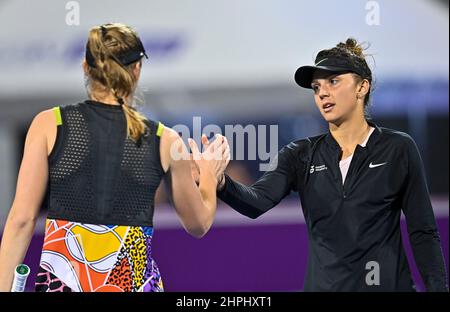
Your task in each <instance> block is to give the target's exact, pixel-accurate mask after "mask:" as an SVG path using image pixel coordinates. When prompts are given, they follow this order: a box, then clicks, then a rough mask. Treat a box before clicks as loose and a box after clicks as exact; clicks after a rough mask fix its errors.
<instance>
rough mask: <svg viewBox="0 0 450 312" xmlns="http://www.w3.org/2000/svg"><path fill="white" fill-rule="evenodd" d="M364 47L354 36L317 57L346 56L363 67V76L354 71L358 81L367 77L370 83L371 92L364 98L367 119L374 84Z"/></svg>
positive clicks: (368, 117)
mask: <svg viewBox="0 0 450 312" xmlns="http://www.w3.org/2000/svg"><path fill="white" fill-rule="evenodd" d="M366 49H367V48H364V47H363V46H362V45H361V44H360V43H358V41H357V40H356V39H354V38H348V39H347V40H346V41H345V43H344V42H339V43H338V44H337V45H336V46H335V47H333V48H331V49H327V50H322V51H320V52H319V53H318V54H317V58H316V59H319V58H321V59H322V58H325V57H330V56H332V57H344V58H347V59H349V60H350V61H351V62H353V63H354V65H355V66H356V67H360V68H363V72H364V73H365V74H364V75H363V76H360V75H358V74H356V73H353V76H354V78H355V79H356V80H357V82H361V81H362V80H363V79H367V80H368V81H369V83H370V89H369V92H367V94H366V96H365V98H364V116H365V118H366V119H370V112H369V107H370V95H371V92H372V90H373V85H372V81H373V78H372V71H371V70H370V67H369V65H367V62H366V56H367V55H366V54H364V53H363V51H364V50H366Z"/></svg>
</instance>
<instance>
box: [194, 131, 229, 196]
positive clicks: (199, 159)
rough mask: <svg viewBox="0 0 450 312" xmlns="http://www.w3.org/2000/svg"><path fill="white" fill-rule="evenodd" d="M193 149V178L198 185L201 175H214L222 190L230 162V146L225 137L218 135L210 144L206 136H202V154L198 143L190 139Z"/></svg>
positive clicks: (218, 187) (218, 186) (219, 188)
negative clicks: (205, 173) (204, 173)
mask: <svg viewBox="0 0 450 312" xmlns="http://www.w3.org/2000/svg"><path fill="white" fill-rule="evenodd" d="M188 142H189V147H190V148H191V154H190V160H191V162H190V164H191V173H192V178H193V179H194V181H195V183H196V184H197V185H198V184H199V183H200V173H203V172H207V173H209V174H212V175H213V176H214V177H215V178H216V181H217V189H218V190H221V189H222V188H223V186H224V184H225V174H224V172H225V169H226V168H227V166H228V163H229V162H230V146H229V145H228V140H227V138H226V137H225V136H223V135H221V134H216V135H215V137H214V141H212V142H210V141H209V140H208V138H207V137H206V135H204V134H203V135H202V142H201V143H202V145H203V152H200V150H199V148H198V146H197V143H196V142H195V141H194V140H193V139H191V138H189V139H188Z"/></svg>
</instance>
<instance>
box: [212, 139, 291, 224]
mask: <svg viewBox="0 0 450 312" xmlns="http://www.w3.org/2000/svg"><path fill="white" fill-rule="evenodd" d="M295 148H296V144H295V143H291V144H289V145H287V146H285V147H284V148H282V149H281V150H280V151H279V153H278V155H277V157H276V158H275V159H274V161H273V162H272V163H271V169H273V170H271V171H266V172H265V173H264V175H263V176H262V177H261V178H260V179H259V180H258V181H257V182H255V183H254V184H253V185H251V186H246V185H243V184H241V183H239V182H236V181H233V180H232V179H231V178H230V177H229V176H227V175H226V176H225V179H226V180H225V186H224V188H223V189H222V190H221V191H219V192H218V194H217V195H218V197H219V198H220V199H221V200H223V201H224V202H225V203H226V204H228V205H229V206H230V207H232V208H233V209H234V210H236V211H237V212H239V213H241V214H243V215H245V216H248V217H250V218H253V219H254V218H257V217H258V216H260V215H262V214H263V213H265V212H267V211H268V210H270V209H271V208H272V207H274V206H276V205H277V204H278V203H279V202H280V201H281V200H282V199H283V198H284V197H285V196H287V195H288V194H289V193H290V191H291V190H292V189H295V187H296V186H295V184H296V183H295V181H296V169H295V164H294V162H293V150H294V149H295Z"/></svg>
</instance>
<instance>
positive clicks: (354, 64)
mask: <svg viewBox="0 0 450 312" xmlns="http://www.w3.org/2000/svg"><path fill="white" fill-rule="evenodd" d="M319 54H320V53H319ZM355 58H356V56H355V57H352V56H348V57H345V56H344V57H336V56H324V57H320V58H316V61H315V65H314V66H302V67H300V68H299V69H297V71H296V72H295V76H294V78H295V82H296V83H297V84H298V85H299V86H300V87H303V88H308V89H312V87H311V82H312V78H313V75H314V72H315V71H316V70H318V69H321V70H324V71H328V72H330V73H333V74H344V73H356V74H358V75H360V76H361V77H363V78H364V79H368V80H369V81H371V74H370V70H369V69H368V68H365V67H364V65H363V64H361V61H360V60H357V59H355ZM366 67H367V66H366ZM368 70H369V71H368Z"/></svg>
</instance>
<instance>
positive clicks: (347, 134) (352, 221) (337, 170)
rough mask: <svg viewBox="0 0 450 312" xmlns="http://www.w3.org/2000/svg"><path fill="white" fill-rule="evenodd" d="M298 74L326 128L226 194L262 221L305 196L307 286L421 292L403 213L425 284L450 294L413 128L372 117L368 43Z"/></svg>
mask: <svg viewBox="0 0 450 312" xmlns="http://www.w3.org/2000/svg"><path fill="white" fill-rule="evenodd" d="M295 80H296V82H297V83H298V84H299V85H300V86H302V87H304V88H308V89H312V90H313V91H314V100H315V102H316V105H317V107H318V109H319V111H320V113H321V114H322V116H323V118H324V119H325V120H326V121H327V122H328V124H329V131H328V133H325V134H322V135H318V136H315V137H309V138H306V139H302V140H298V141H295V142H292V143H290V144H289V145H287V146H285V147H284V148H282V149H281V150H280V152H279V154H278V159H277V166H276V167H275V168H273V169H274V170H273V171H268V172H266V173H265V174H264V175H263V176H262V177H261V178H260V179H259V180H258V181H257V182H256V183H254V184H253V185H251V186H246V185H243V184H241V183H238V182H235V181H233V180H232V179H231V178H230V177H228V176H225V179H223V182H222V183H219V188H218V190H219V191H218V196H219V198H221V199H222V200H223V201H224V202H225V203H227V204H228V205H229V206H231V207H232V208H234V209H235V210H237V211H238V212H240V213H241V214H244V215H246V216H248V217H250V218H257V217H258V216H260V215H261V214H263V213H265V212H267V211H268V210H270V209H271V208H272V207H274V206H276V205H277V204H278V203H279V202H280V201H281V200H282V199H283V198H284V197H285V196H286V195H288V194H289V193H290V192H291V191H294V192H298V194H299V196H300V200H301V203H302V209H303V213H304V215H305V220H306V224H307V228H308V232H309V238H310V243H309V259H308V269H307V275H306V281H305V285H304V290H305V291H413V290H414V289H415V287H414V285H413V283H412V279H411V273H410V269H409V267H408V262H407V258H406V256H405V251H404V249H403V246H402V240H401V234H400V214H401V212H402V211H403V213H404V214H405V216H406V220H407V224H408V231H409V237H410V241H411V244H412V247H413V251H414V256H415V260H416V263H417V265H418V267H419V270H420V272H421V274H422V278H423V280H424V282H425V285H426V288H427V290H428V291H446V290H447V277H446V272H445V266H444V261H443V256H442V252H441V246H440V239H439V234H438V229H437V227H436V223H435V218H434V215H433V210H432V207H431V203H430V198H429V193H428V190H427V185H426V181H425V174H424V169H423V166H422V161H421V158H420V155H419V152H418V149H417V147H416V144H415V143H414V141H413V139H412V138H411V137H410V136H409V135H408V134H406V133H402V132H399V131H395V130H391V129H386V128H382V127H378V126H377V125H376V124H375V123H373V122H372V121H370V119H369V118H368V114H367V105H368V103H369V98H370V93H371V88H372V73H371V70H370V68H369V66H368V65H367V63H366V60H365V57H364V55H363V49H362V48H361V46H360V45H359V44H358V43H357V42H356V41H355V40H354V39H348V40H347V41H346V42H345V43H339V44H338V45H337V46H336V47H334V48H332V49H328V50H323V51H321V52H319V53H318V55H317V57H316V61H315V65H314V66H303V67H300V68H299V69H298V70H297V72H296V74H295ZM204 143H206V144H207V142H204ZM291 247H292V246H291Z"/></svg>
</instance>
